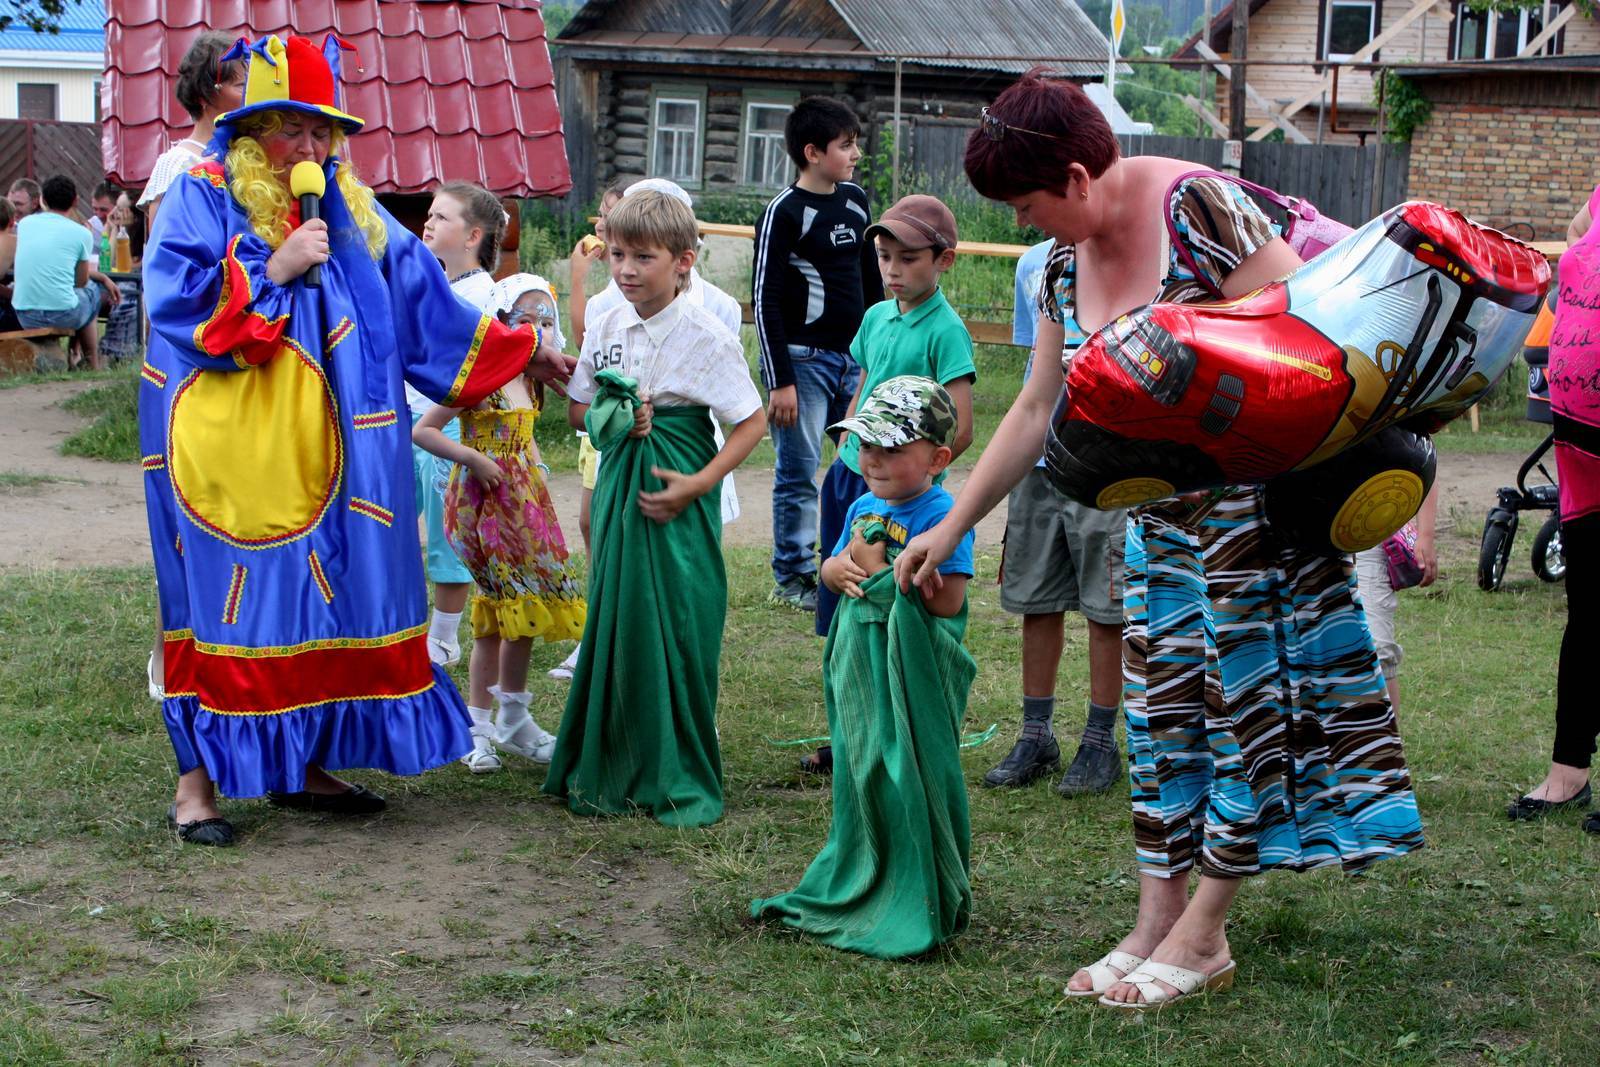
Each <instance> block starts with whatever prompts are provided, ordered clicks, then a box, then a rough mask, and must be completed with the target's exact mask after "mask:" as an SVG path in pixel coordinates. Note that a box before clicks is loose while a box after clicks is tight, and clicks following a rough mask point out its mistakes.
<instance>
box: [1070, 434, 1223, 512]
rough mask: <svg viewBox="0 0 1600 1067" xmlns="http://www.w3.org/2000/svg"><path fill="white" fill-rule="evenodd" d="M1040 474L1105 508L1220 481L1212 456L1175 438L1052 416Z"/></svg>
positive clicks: (1087, 502)
mask: <svg viewBox="0 0 1600 1067" xmlns="http://www.w3.org/2000/svg"><path fill="white" fill-rule="evenodd" d="M1044 464H1045V474H1046V475H1047V476H1048V477H1049V479H1050V482H1051V484H1053V485H1054V486H1055V487H1056V489H1057V490H1059V491H1060V492H1061V493H1062V494H1063V495H1064V496H1066V497H1068V498H1070V499H1072V500H1076V501H1077V502H1078V503H1080V504H1082V505H1084V506H1085V507H1091V508H1100V509H1102V510H1105V511H1110V510H1114V509H1116V508H1128V507H1133V506H1135V505H1137V504H1148V503H1150V502H1151V501H1154V500H1163V499H1165V498H1167V497H1169V496H1172V495H1173V494H1174V493H1181V492H1187V491H1189V490H1190V489H1197V488H1204V487H1206V486H1213V485H1220V484H1221V483H1222V482H1223V476H1222V470H1221V469H1220V468H1219V467H1218V466H1217V464H1216V461H1215V460H1213V459H1212V458H1211V457H1210V456H1208V455H1206V454H1205V453H1204V452H1202V451H1200V449H1198V448H1196V447H1195V446H1193V445H1188V444H1183V443H1182V442H1179V441H1137V440H1133V439H1131V438H1128V437H1124V436H1122V435H1121V434H1118V433H1113V432H1111V431H1110V430H1107V429H1105V428H1103V427H1100V426H1096V425H1095V424H1094V423H1092V422H1084V421H1082V420H1079V419H1069V420H1066V421H1064V422H1061V423H1054V422H1052V423H1051V425H1050V432H1049V433H1048V434H1047V435H1046V437H1045V446H1044Z"/></svg>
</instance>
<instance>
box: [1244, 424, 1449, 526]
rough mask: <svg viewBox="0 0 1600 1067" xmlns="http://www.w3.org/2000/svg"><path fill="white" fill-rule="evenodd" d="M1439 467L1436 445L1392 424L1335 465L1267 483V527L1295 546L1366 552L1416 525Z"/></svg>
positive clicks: (1343, 454) (1341, 455)
mask: <svg viewBox="0 0 1600 1067" xmlns="http://www.w3.org/2000/svg"><path fill="white" fill-rule="evenodd" d="M1436 468H1437V457H1436V455H1435V454H1434V450H1433V442H1432V441H1430V440H1429V439H1428V438H1426V437H1418V436H1417V435H1416V434H1414V433H1411V432H1410V431H1408V430H1402V429H1400V428H1399V427H1398V426H1391V427H1389V428H1388V429H1385V430H1382V431H1380V432H1378V433H1377V434H1374V435H1373V436H1372V437H1370V438H1368V439H1367V440H1366V441H1363V442H1361V443H1360V444H1358V445H1355V446H1354V447H1352V448H1349V449H1346V450H1345V451H1343V452H1341V453H1339V454H1338V455H1337V456H1334V457H1333V458H1332V459H1328V460H1325V461H1323V462H1322V463H1319V464H1317V465H1316V466H1314V467H1310V468H1307V469H1306V470H1301V471H1293V472H1291V473H1289V474H1285V475H1283V476H1281V477H1278V478H1274V479H1272V480H1271V481H1270V482H1268V483H1267V485H1266V512H1267V524H1268V526H1269V527H1270V528H1271V529H1272V532H1273V534H1274V536H1276V537H1277V538H1278V540H1279V541H1280V542H1281V543H1282V544H1285V545H1291V546H1293V547H1295V548H1301V549H1305V550H1308V551H1311V552H1320V553H1324V554H1327V555H1344V554H1347V553H1351V552H1361V551H1363V550H1365V549H1368V548H1371V547H1372V546H1374V545H1377V544H1381V543H1382V542H1383V541H1384V539H1386V538H1387V537H1388V536H1389V535H1390V534H1392V533H1394V532H1395V531H1396V530H1398V529H1400V527H1402V526H1404V525H1405V524H1406V523H1407V522H1408V521H1410V519H1411V517H1412V516H1413V515H1415V514H1416V513H1417V509H1418V508H1420V507H1421V506H1422V500H1423V498H1424V497H1426V496H1427V495H1428V490H1429V488H1431V487H1432V485H1433V476H1434V472H1435V469H1436Z"/></svg>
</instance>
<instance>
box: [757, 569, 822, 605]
mask: <svg viewBox="0 0 1600 1067" xmlns="http://www.w3.org/2000/svg"><path fill="white" fill-rule="evenodd" d="M767 602H768V603H771V604H787V605H788V606H789V607H791V608H798V609H799V610H801V611H810V612H815V611H816V610H817V579H816V577H815V576H814V575H810V574H802V575H800V577H798V578H790V579H789V580H788V581H787V582H784V583H783V584H782V585H777V586H773V589H772V592H771V593H769V594H768V595H767Z"/></svg>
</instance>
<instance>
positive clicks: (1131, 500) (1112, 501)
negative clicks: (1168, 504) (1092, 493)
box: [1094, 478, 1174, 511]
mask: <svg viewBox="0 0 1600 1067" xmlns="http://www.w3.org/2000/svg"><path fill="white" fill-rule="evenodd" d="M1173 488H1174V487H1173V484H1172V483H1171V482H1169V481H1165V480H1163V479H1161V478H1124V479H1122V480H1121V481H1120V482H1112V483H1111V484H1110V485H1108V486H1106V487H1105V488H1104V489H1102V490H1100V495H1099V496H1097V497H1095V498H1094V506H1095V507H1097V508H1100V509H1101V510H1102V511H1111V510H1113V509H1115V508H1131V507H1133V506H1134V505H1135V504H1148V503H1150V501H1152V500H1162V499H1165V498H1166V497H1169V496H1171V495H1172V493H1173Z"/></svg>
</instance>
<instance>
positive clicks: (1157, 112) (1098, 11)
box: [1080, 0, 1204, 137]
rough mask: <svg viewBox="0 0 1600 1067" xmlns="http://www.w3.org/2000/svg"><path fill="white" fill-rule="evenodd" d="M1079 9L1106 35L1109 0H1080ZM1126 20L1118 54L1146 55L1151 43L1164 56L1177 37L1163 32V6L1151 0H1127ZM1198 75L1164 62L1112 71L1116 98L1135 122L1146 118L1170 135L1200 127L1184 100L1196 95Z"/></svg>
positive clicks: (1191, 132) (1198, 130) (1172, 48)
mask: <svg viewBox="0 0 1600 1067" xmlns="http://www.w3.org/2000/svg"><path fill="white" fill-rule="evenodd" d="M1080 6H1081V7H1082V8H1083V13H1084V14H1086V15H1088V16H1089V19H1090V21H1092V22H1093V23H1094V24H1095V26H1096V27H1097V28H1098V29H1099V30H1100V32H1101V33H1103V34H1105V35H1106V37H1107V38H1109V37H1110V36H1111V28H1110V27H1111V3H1110V0H1083V2H1082V3H1081V4H1080ZM1124 14H1125V16H1126V18H1127V25H1126V26H1125V27H1124V28H1123V32H1122V48H1121V54H1122V55H1124V56H1141V57H1142V56H1146V55H1149V54H1150V50H1151V49H1154V50H1155V51H1156V54H1157V55H1162V56H1170V55H1171V54H1172V53H1173V52H1175V51H1177V49H1178V46H1179V44H1181V43H1182V42H1180V41H1179V40H1178V39H1177V38H1176V37H1172V36H1169V35H1168V32H1167V31H1168V19H1167V13H1166V11H1165V9H1163V8H1162V7H1160V6H1159V5H1156V4H1129V5H1127V6H1126V7H1125V8H1124ZM1202 83H1203V79H1202V77H1201V75H1200V73H1199V72H1198V71H1193V70H1183V69H1180V68H1176V67H1164V66H1160V65H1159V64H1155V63H1141V64H1139V65H1137V66H1135V67H1134V68H1133V71H1132V73H1130V74H1119V75H1117V103H1119V104H1121V105H1122V110H1124V111H1126V112H1127V113H1128V117H1129V118H1131V119H1133V120H1134V121H1135V122H1148V123H1150V124H1151V125H1152V126H1154V127H1155V132H1156V133H1162V134H1169V135H1171V136H1175V137H1189V136H1194V135H1195V134H1196V133H1199V134H1200V135H1201V136H1204V127H1203V126H1201V124H1200V120H1199V119H1198V118H1197V117H1196V116H1195V113H1194V112H1193V111H1190V110H1189V108H1188V107H1187V106H1186V105H1185V104H1184V102H1183V98H1184V97H1185V96H1195V97H1198V96H1200V95H1201V93H1202V88H1201V86H1202Z"/></svg>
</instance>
